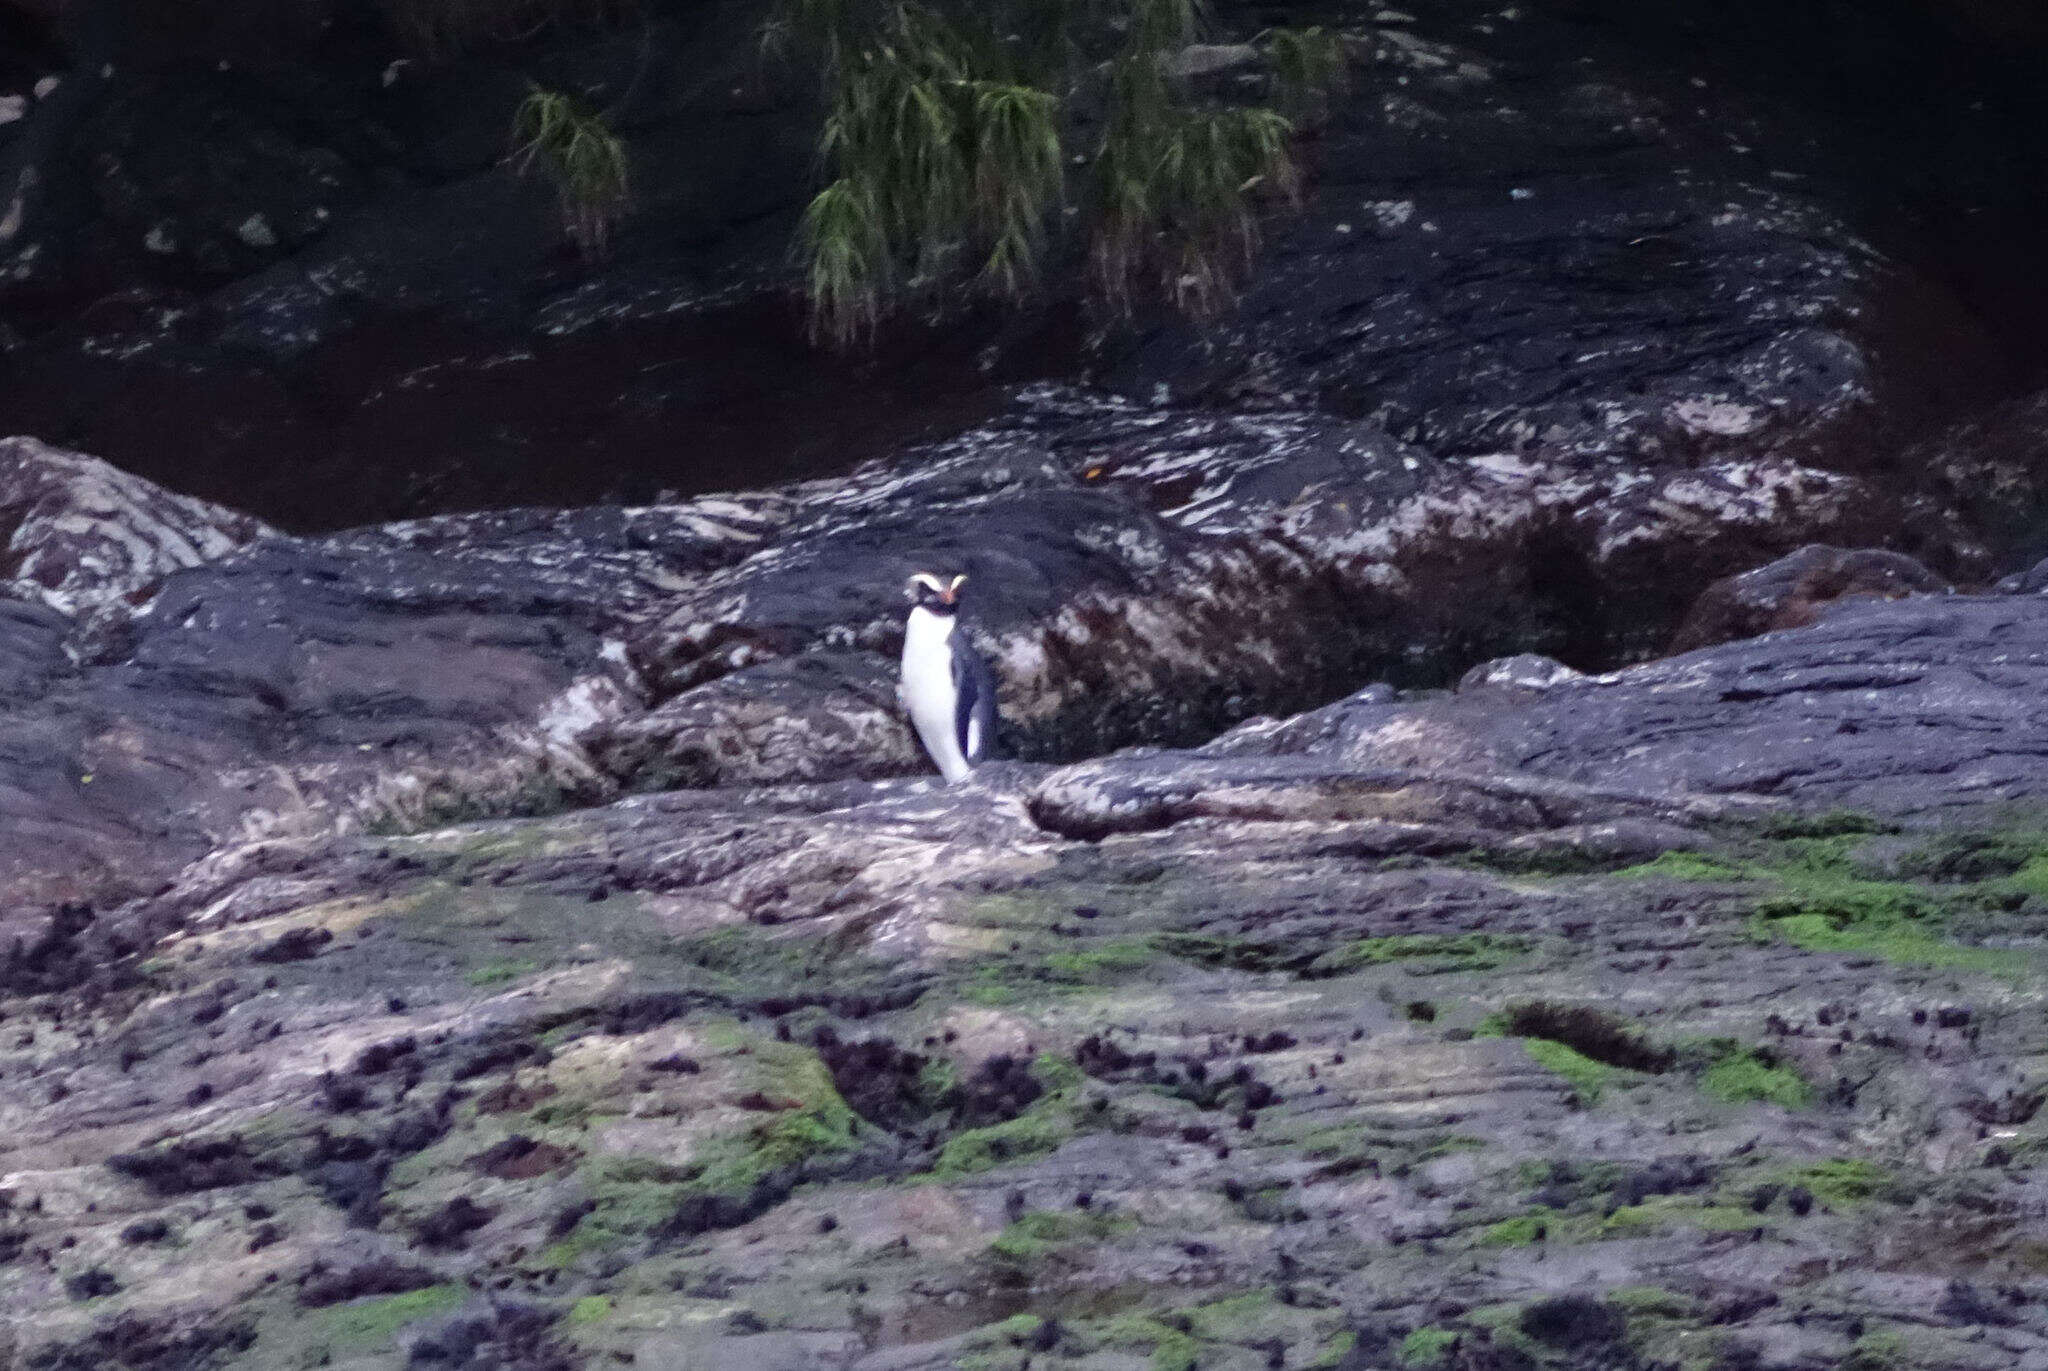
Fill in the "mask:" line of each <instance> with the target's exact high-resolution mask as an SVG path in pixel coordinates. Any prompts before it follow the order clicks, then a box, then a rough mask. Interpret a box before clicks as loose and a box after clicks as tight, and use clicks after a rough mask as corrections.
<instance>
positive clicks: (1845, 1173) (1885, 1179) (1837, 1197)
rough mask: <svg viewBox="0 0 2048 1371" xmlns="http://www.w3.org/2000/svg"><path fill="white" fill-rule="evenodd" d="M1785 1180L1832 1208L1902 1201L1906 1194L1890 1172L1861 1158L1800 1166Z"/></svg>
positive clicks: (1787, 1173) (1837, 1159) (1785, 1177)
mask: <svg viewBox="0 0 2048 1371" xmlns="http://www.w3.org/2000/svg"><path fill="white" fill-rule="evenodd" d="M1784 1179H1785V1180H1786V1181H1787V1182H1788V1183H1790V1184H1793V1185H1803V1186H1805V1187H1806V1188H1807V1189H1808V1190H1809V1191H1811V1192H1812V1194H1813V1197H1814V1198H1815V1199H1817V1200H1819V1201H1820V1202H1821V1203H1822V1204H1824V1205H1826V1206H1827V1207H1828V1208H1830V1209H1849V1208H1852V1207H1854V1206H1856V1205H1859V1204H1864V1203H1867V1202H1868V1201H1871V1200H1892V1201H1899V1200H1902V1199H1903V1198H1905V1195H1906V1187H1905V1185H1904V1184H1903V1183H1902V1182H1900V1180H1899V1178H1898V1177H1897V1176H1895V1175H1894V1174H1893V1173H1892V1172H1891V1171H1889V1170H1888V1169H1886V1168H1885V1167H1882V1166H1879V1165H1878V1164H1877V1163H1876V1162H1871V1161H1864V1160H1863V1159H1862V1158H1860V1157H1835V1158H1831V1159H1830V1160H1828V1161H1824V1162H1816V1163H1814V1164H1813V1165H1811V1166H1802V1167H1797V1168H1795V1169H1793V1170H1791V1171H1789V1172H1786V1173H1785V1175H1784Z"/></svg>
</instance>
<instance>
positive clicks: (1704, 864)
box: [1614, 852, 1751, 881]
mask: <svg viewBox="0 0 2048 1371" xmlns="http://www.w3.org/2000/svg"><path fill="white" fill-rule="evenodd" d="M1614 874H1615V875H1616V876H1618V877H1621V878H1623V879H1626V880H1646V879H1650V878H1653V877H1661V878H1663V879H1664V880H1667V881H1740V880H1746V879H1748V878H1749V876H1750V875H1751V873H1750V871H1749V869H1748V868H1747V867H1745V866H1744V865H1742V864H1741V863H1739V862H1735V861H1732V860H1730V859H1729V858H1726V857H1716V856H1712V855H1710V854H1708V853H1705V852H1666V853H1664V854H1663V855H1662V856H1660V857H1657V858H1656V859H1655V860H1653V861H1647V862H1642V863H1640V864H1638V865H1636V866H1628V867H1623V868H1622V869H1621V870H1619V871H1617V872H1615V873H1614Z"/></svg>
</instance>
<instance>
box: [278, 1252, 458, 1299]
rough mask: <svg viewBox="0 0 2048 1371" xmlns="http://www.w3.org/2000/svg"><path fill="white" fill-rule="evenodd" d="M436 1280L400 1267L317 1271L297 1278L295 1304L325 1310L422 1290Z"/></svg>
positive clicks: (420, 1271)
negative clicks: (296, 1300)
mask: <svg viewBox="0 0 2048 1371" xmlns="http://www.w3.org/2000/svg"><path fill="white" fill-rule="evenodd" d="M435 1280H436V1277H435V1276H434V1274H433V1273H432V1272H430V1271H427V1270H425V1269H423V1268H421V1267H417V1266H408V1265H405V1264H403V1263H393V1262H369V1263H365V1264H363V1265H360V1266H351V1267H348V1268H346V1269H337V1270H332V1271H330V1270H328V1269H326V1268H325V1267H316V1268H315V1269H313V1270H309V1271H307V1272H305V1273H304V1274H303V1275H302V1276H301V1277H300V1280H299V1293H298V1301H299V1303H300V1304H301V1305H302V1306H304V1307H305V1308H307V1309H324V1308H326V1307H327V1306H329V1305H335V1304H342V1303H345V1302H346V1301H348V1300H355V1299H361V1298H363V1297H364V1296H366V1295H402V1294H404V1293H405V1292H406V1291H408V1290H423V1289H425V1288H426V1287H427V1286H430V1285H433V1284H434V1283H435Z"/></svg>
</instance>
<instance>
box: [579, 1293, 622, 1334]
mask: <svg viewBox="0 0 2048 1371" xmlns="http://www.w3.org/2000/svg"><path fill="white" fill-rule="evenodd" d="M611 1312H612V1301H611V1296H609V1295H585V1296H584V1297H583V1298H582V1299H580V1300H578V1301H576V1303H574V1304H572V1305H570V1306H569V1326H570V1327H571V1328H581V1327H583V1326H584V1325H586V1324H593V1323H598V1322H600V1321H602V1320H604V1319H608V1318H610V1317H611Z"/></svg>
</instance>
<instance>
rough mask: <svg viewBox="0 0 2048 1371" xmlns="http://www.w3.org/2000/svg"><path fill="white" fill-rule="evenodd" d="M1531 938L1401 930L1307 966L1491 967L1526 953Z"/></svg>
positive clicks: (1333, 970) (1321, 971)
mask: <svg viewBox="0 0 2048 1371" xmlns="http://www.w3.org/2000/svg"><path fill="white" fill-rule="evenodd" d="M1529 948H1530V942H1529V940H1528V939H1527V938H1516V937H1509V936H1504V935H1498V934H1492V933H1402V934H1395V935H1393V936H1390V937H1385V938H1362V939H1360V940H1359V941H1357V942H1354V943H1351V944H1349V945H1348V946H1346V947H1342V948H1339V949H1338V950H1337V951H1335V952H1331V953H1328V954H1325V955H1324V956H1322V957H1319V958H1317V959H1316V960H1315V961H1314V962H1313V963H1311V964H1310V966H1309V967H1308V974H1310V975H1341V974H1342V973H1344V972H1347V971H1353V970H1357V969H1360V968H1363V967H1369V966H1385V965H1387V964H1388V963H1391V962H1412V961H1421V960H1425V959H1427V960H1429V961H1431V962H1442V963H1445V965H1442V966H1433V967H1431V969H1432V970H1442V971H1490V970H1493V969H1494V968H1496V967H1499V966H1503V965H1505V964H1507V963H1508V962H1511V961H1513V960H1514V959H1515V958H1517V957H1520V956H1522V955H1524V954H1525V953H1527V952H1528V951H1529Z"/></svg>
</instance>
